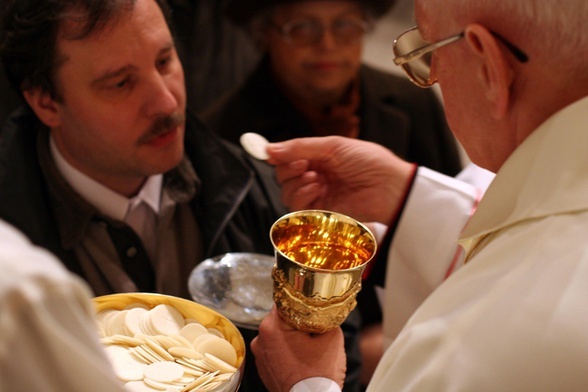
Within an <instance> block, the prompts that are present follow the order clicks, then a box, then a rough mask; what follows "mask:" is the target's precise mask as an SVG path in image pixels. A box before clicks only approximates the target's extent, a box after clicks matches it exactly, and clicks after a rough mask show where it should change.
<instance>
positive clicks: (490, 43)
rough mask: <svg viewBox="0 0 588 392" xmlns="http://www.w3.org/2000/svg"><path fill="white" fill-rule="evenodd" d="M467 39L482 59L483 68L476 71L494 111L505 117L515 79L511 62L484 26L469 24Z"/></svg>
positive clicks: (466, 30) (495, 115)
mask: <svg viewBox="0 0 588 392" xmlns="http://www.w3.org/2000/svg"><path fill="white" fill-rule="evenodd" d="M465 39H466V41H467V43H468V44H469V46H470V49H471V50H472V51H474V52H475V53H476V55H477V56H479V58H480V60H481V68H480V69H479V70H476V72H478V76H479V79H480V81H481V82H482V83H483V86H484V88H485V91H486V98H487V99H488V101H489V102H490V103H491V105H492V107H493V110H492V113H493V115H494V117H496V118H503V117H504V116H505V115H506V112H507V111H508V105H509V101H510V88H511V86H512V83H513V81H514V70H513V68H512V66H511V63H510V62H509V60H508V58H507V57H506V56H505V55H504V52H503V51H502V49H501V47H500V42H499V41H498V40H497V39H496V37H494V35H492V33H491V32H490V31H489V30H488V29H486V28H485V27H484V26H481V25H479V24H471V25H469V26H467V27H466V29H465Z"/></svg>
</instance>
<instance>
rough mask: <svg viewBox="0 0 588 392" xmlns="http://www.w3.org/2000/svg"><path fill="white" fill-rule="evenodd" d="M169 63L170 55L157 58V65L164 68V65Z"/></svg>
mask: <svg viewBox="0 0 588 392" xmlns="http://www.w3.org/2000/svg"><path fill="white" fill-rule="evenodd" d="M169 63H171V57H165V58H162V59H159V60H158V61H157V67H158V68H164V67H166V66H168V65H169Z"/></svg>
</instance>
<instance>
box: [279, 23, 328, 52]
mask: <svg viewBox="0 0 588 392" xmlns="http://www.w3.org/2000/svg"><path fill="white" fill-rule="evenodd" d="M284 32H285V35H286V36H287V37H288V38H289V39H290V41H291V42H292V43H293V44H294V45H297V46H306V45H312V44H314V43H315V42H317V41H318V40H319V39H320V38H321V36H322V34H323V27H322V25H321V24H320V23H318V22H314V21H312V20H301V21H295V22H291V23H288V24H287V25H285V26H284Z"/></svg>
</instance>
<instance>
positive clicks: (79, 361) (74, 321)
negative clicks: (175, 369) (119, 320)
mask: <svg viewBox="0 0 588 392" xmlns="http://www.w3.org/2000/svg"><path fill="white" fill-rule="evenodd" d="M90 297H91V292H90V290H89V289H88V286H87V285H86V284H85V283H84V282H83V281H82V280H81V279H80V278H78V277H77V276H74V275H73V274H71V273H70V272H68V271H66V269H65V268H64V267H63V265H62V264H61V263H60V262H59V261H57V259H55V257H54V256H53V255H52V254H50V253H49V252H48V251H46V250H44V249H41V248H34V247H33V246H32V245H31V243H30V242H29V241H28V240H27V239H26V238H25V237H24V236H23V235H22V234H20V233H19V232H17V231H16V230H15V229H14V228H12V227H10V226H9V225H7V224H5V223H4V222H0V391H7V392H8V391H10V392H16V391H64V392H66V391H84V392H105V391H108V392H118V391H120V392H122V391H124V390H125V389H124V387H123V384H122V383H121V382H120V381H119V380H118V379H117V378H116V376H115V373H114V370H113V369H112V367H111V365H110V363H109V362H108V360H107V357H106V353H105V351H104V350H103V347H102V344H100V343H99V341H98V333H97V331H96V324H95V321H94V308H93V306H92V303H91V301H90Z"/></svg>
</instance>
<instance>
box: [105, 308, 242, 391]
mask: <svg viewBox="0 0 588 392" xmlns="http://www.w3.org/2000/svg"><path fill="white" fill-rule="evenodd" d="M97 321H98V322H97V324H98V333H99V334H100V338H101V341H102V343H103V344H104V345H105V348H106V352H107V354H108V356H109V358H110V360H111V362H112V364H113V366H114V369H115V371H116V373H117V375H118V377H119V378H120V379H121V380H122V381H124V382H125V383H126V384H125V386H126V388H127V389H128V390H129V391H133V392H139V391H166V392H185V391H212V390H214V389H216V388H219V386H221V385H222V384H224V383H225V382H226V381H227V380H229V379H230V378H231V377H232V376H233V374H234V373H235V372H236V371H237V368H236V365H237V353H236V351H235V348H234V347H233V346H232V345H231V343H229V342H228V341H227V340H226V339H225V338H224V336H223V335H222V333H221V332H220V331H218V330H216V329H210V328H209V329H207V328H206V327H204V326H203V325H202V324H200V323H199V322H197V321H196V320H193V319H184V317H183V316H182V314H181V313H180V312H179V311H178V310H177V309H176V308H174V307H173V306H170V305H165V304H161V305H157V306H155V307H154V308H152V309H148V308H147V307H146V306H145V305H143V304H138V303H137V304H131V305H129V306H127V307H126V308H125V309H123V310H114V309H108V310H103V311H102V312H99V313H98V314H97Z"/></svg>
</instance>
